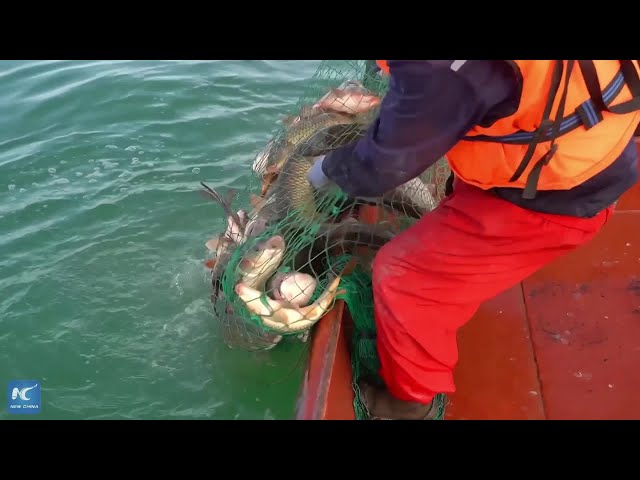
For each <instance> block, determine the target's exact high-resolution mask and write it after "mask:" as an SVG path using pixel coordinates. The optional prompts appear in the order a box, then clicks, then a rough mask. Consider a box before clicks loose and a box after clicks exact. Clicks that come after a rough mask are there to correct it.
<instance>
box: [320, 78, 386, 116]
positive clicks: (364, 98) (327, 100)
mask: <svg viewBox="0 0 640 480" xmlns="http://www.w3.org/2000/svg"><path fill="white" fill-rule="evenodd" d="M380 103H381V98H380V97H378V96H377V95H374V94H372V93H371V92H370V91H369V90H368V89H367V88H365V87H364V86H363V85H362V83H360V82H358V81H356V80H349V81H347V82H345V83H343V84H342V85H341V86H339V87H338V88H332V89H331V90H330V91H329V92H327V93H326V94H325V95H324V96H323V97H322V98H321V99H320V100H318V101H317V102H316V103H315V104H314V105H313V108H314V109H320V110H323V111H327V110H330V111H334V112H341V113H346V114H359V113H365V112H369V111H370V110H372V109H373V108H374V107H377V106H379V105H380Z"/></svg>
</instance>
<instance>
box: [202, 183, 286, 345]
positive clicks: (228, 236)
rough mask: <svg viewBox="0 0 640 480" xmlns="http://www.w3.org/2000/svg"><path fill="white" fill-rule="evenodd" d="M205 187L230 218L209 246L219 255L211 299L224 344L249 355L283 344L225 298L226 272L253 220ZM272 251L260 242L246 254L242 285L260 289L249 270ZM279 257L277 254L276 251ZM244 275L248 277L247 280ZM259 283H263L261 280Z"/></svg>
mask: <svg viewBox="0 0 640 480" xmlns="http://www.w3.org/2000/svg"><path fill="white" fill-rule="evenodd" d="M203 186H204V187H205V189H206V192H207V193H208V196H209V197H210V198H212V199H214V200H215V201H217V202H219V203H220V205H221V206H222V208H223V210H224V211H225V213H226V214H227V230H226V231H225V232H224V233H223V234H221V235H220V236H219V237H218V238H215V239H211V240H209V241H208V242H207V243H206V246H207V248H208V249H210V250H213V251H215V252H216V259H215V263H213V265H212V269H211V286H212V289H211V294H210V299H211V302H212V304H213V308H214V313H215V316H216V318H217V320H218V321H219V323H220V325H221V327H222V337H223V341H224V342H225V344H226V345H227V346H229V347H231V348H243V349H245V350H249V351H254V350H269V349H271V348H273V347H275V346H276V345H277V344H278V343H279V342H280V341H281V340H282V336H281V335H277V334H273V333H271V332H267V331H265V330H264V329H261V328H260V327H259V326H257V325H254V324H252V323H249V322H247V321H245V320H244V319H243V318H242V317H240V316H238V315H237V314H236V312H235V309H234V305H233V304H232V303H231V302H230V301H229V299H228V298H226V296H225V295H224V292H223V290H222V277H223V275H224V274H225V271H226V270H227V267H228V265H229V261H230V260H231V258H232V255H233V252H234V251H235V249H236V248H237V247H239V246H240V245H241V244H243V243H244V242H245V241H246V240H247V239H248V237H247V235H246V230H247V228H248V227H250V225H251V220H249V219H248V215H247V214H246V213H244V212H243V211H242V210H241V211H240V212H234V211H233V210H232V208H231V205H230V202H231V199H232V198H233V193H232V192H230V193H229V194H228V195H227V197H226V198H223V197H222V196H221V195H220V194H218V192H217V191H215V190H214V189H212V188H210V187H208V186H206V185H204V184H203ZM270 240H271V239H270ZM273 247H274V242H273V241H272V242H271V243H269V241H267V242H260V243H258V244H257V245H255V246H253V248H249V249H248V252H247V254H246V255H245V257H244V258H243V259H242V261H241V262H240V265H239V270H240V273H241V280H242V281H247V282H248V283H249V284H251V285H254V284H255V285H257V283H254V282H255V279H253V280H252V277H251V271H250V267H254V268H256V266H257V265H259V264H262V263H261V262H263V261H268V259H269V255H270V254H271V253H273ZM275 247H278V244H277V240H276V241H275ZM276 254H278V252H277V251H276ZM280 255H281V254H280ZM261 259H262V260H261ZM243 268H244V269H245V270H243ZM247 269H248V270H247ZM245 273H247V275H248V276H245ZM258 280H259V281H262V279H261V278H259V279H258Z"/></svg>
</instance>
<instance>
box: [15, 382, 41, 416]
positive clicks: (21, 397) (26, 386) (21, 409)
mask: <svg viewBox="0 0 640 480" xmlns="http://www.w3.org/2000/svg"><path fill="white" fill-rule="evenodd" d="M7 403H8V409H9V413H23V414H27V413H40V382H36V381H35V380H14V381H12V382H9V386H8V387H7Z"/></svg>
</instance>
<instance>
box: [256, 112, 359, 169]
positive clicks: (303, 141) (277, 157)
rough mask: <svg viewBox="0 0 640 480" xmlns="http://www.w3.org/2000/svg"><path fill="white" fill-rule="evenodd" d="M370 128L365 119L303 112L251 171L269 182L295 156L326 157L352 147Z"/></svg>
mask: <svg viewBox="0 0 640 480" xmlns="http://www.w3.org/2000/svg"><path fill="white" fill-rule="evenodd" d="M367 126H368V121H367V120H366V119H365V118H364V117H362V116H358V115H355V116H354V115H346V114H344V113H339V112H323V111H321V110H316V111H313V110H312V109H309V108H303V109H302V111H301V113H300V115H299V120H296V121H292V122H291V125H290V127H289V128H287V129H286V130H285V132H284V135H283V136H282V138H279V139H273V140H271V141H270V142H269V143H268V144H267V147H265V149H264V150H263V151H262V152H260V153H259V154H258V156H257V157H256V160H255V161H254V164H253V166H252V169H253V171H254V172H256V173H258V174H259V175H262V179H263V182H268V181H269V180H270V178H272V177H274V176H277V175H278V173H279V172H280V170H281V169H282V167H283V165H284V164H285V163H286V162H287V160H288V159H289V158H290V157H292V156H293V155H294V154H299V155H303V156H316V157H317V156H320V155H323V154H325V153H326V152H328V151H329V150H331V149H333V148H338V147H340V146H342V145H346V144H347V143H350V142H351V141H353V139H354V138H357V136H358V135H362V134H363V132H364V130H365V129H366V127H367Z"/></svg>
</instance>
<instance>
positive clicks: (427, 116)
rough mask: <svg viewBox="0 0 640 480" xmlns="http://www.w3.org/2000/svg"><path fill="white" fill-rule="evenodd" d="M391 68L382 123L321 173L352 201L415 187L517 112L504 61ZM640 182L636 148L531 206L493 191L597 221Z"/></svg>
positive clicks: (405, 63)
mask: <svg viewBox="0 0 640 480" xmlns="http://www.w3.org/2000/svg"><path fill="white" fill-rule="evenodd" d="M388 63H389V68H390V70H391V73H392V74H391V77H390V84H389V90H388V93H387V94H386V96H385V98H384V100H383V102H382V105H381V108H380V114H379V116H378V118H377V120H376V121H375V122H374V124H373V125H372V126H371V127H370V128H369V130H368V132H367V135H366V136H365V137H364V138H363V139H361V140H360V141H358V142H355V143H354V144H352V145H349V146H348V147H345V148H342V149H338V150H335V151H333V152H331V153H330V154H328V155H327V156H326V157H325V158H324V160H323V162H322V166H321V168H322V172H323V173H324V174H325V175H326V176H327V177H328V178H329V179H330V180H332V181H334V182H335V183H336V184H338V185H339V186H340V187H341V188H342V189H343V190H344V191H345V192H346V193H348V194H350V195H352V196H364V197H373V196H378V195H381V194H383V193H385V192H387V191H389V190H391V189H393V188H395V187H396V186H398V185H401V184H402V183H404V182H406V181H408V180H411V179H412V178H414V177H416V176H418V175H419V174H420V173H422V172H423V171H424V170H425V169H427V168H428V167H429V166H431V165H432V164H433V163H435V162H436V161H437V160H438V159H439V158H441V157H442V156H443V155H445V154H446V153H447V151H448V150H449V149H451V148H452V147H453V146H454V145H455V144H456V143H458V142H459V141H460V140H461V138H462V137H463V136H464V135H466V134H467V133H468V132H469V130H470V129H471V128H472V127H473V126H475V125H477V124H480V123H482V124H486V122H487V121H491V120H493V121H495V120H498V119H499V118H503V117H506V116H509V115H511V114H513V113H515V111H516V110H517V108H518V103H519V95H520V91H519V84H520V81H521V79H519V78H518V74H517V73H516V71H515V70H514V69H513V68H512V67H511V66H510V65H509V64H507V63H506V62H504V61H501V60H467V61H466V63H465V64H464V65H463V67H462V68H460V70H458V71H457V72H454V71H453V70H451V68H450V65H451V61H450V60H449V61H446V60H432V61H424V60H422V61H410V60H390V61H389V62H388ZM541 94H542V92H541ZM477 161H483V159H478V160H477ZM487 161H490V159H487ZM552 161H553V160H552ZM637 181H638V158H637V153H636V148H635V145H634V144H633V142H631V143H630V144H629V146H628V147H627V148H626V150H625V151H624V152H623V153H622V155H620V157H619V158H618V159H617V160H616V161H615V162H614V163H613V164H612V165H611V166H609V167H608V168H607V169H606V170H604V171H603V172H601V173H600V174H598V175H597V176H595V177H593V178H591V179H590V180H588V181H586V182H585V183H583V184H581V185H579V186H577V187H575V188H573V189H572V190H568V191H539V192H538V193H537V195H536V198H535V199H532V200H525V199H523V198H522V190H520V189H516V188H496V189H493V192H494V193H495V194H496V195H498V196H500V197H502V198H504V199H506V200H508V201H510V202H513V203H515V204H517V205H520V206H522V207H524V208H528V209H531V210H537V211H540V212H546V213H555V214H564V215H572V216H578V217H591V216H594V215H595V214H597V213H598V212H599V211H601V210H602V209H604V208H606V207H608V206H609V205H611V204H612V203H613V202H615V201H616V200H617V199H618V198H619V197H620V196H621V195H622V194H623V193H624V192H625V191H626V190H628V189H629V188H630V187H631V186H633V184H634V183H636V182H637Z"/></svg>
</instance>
